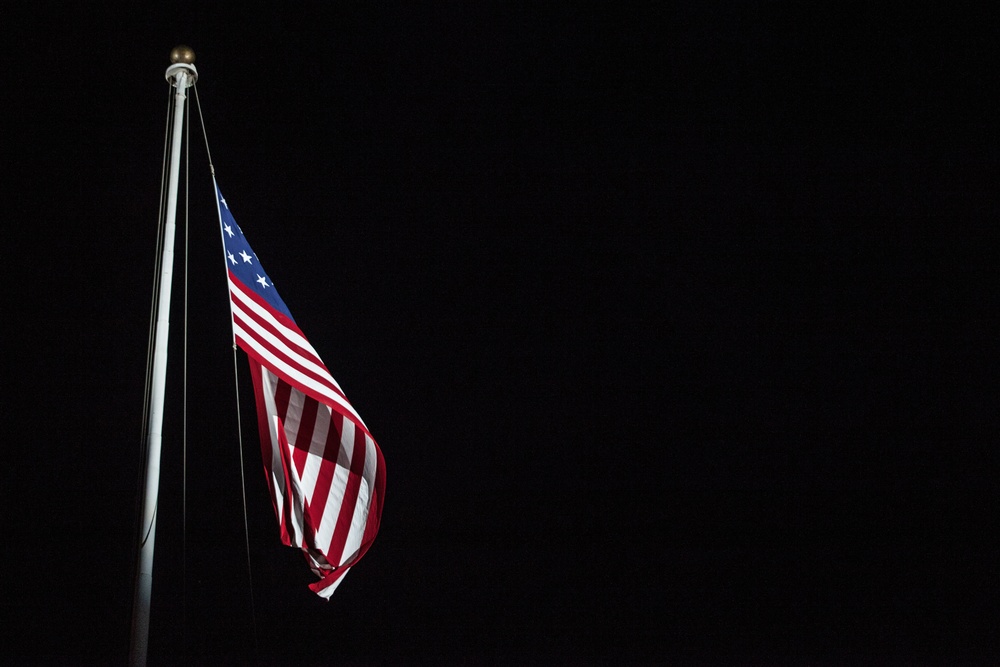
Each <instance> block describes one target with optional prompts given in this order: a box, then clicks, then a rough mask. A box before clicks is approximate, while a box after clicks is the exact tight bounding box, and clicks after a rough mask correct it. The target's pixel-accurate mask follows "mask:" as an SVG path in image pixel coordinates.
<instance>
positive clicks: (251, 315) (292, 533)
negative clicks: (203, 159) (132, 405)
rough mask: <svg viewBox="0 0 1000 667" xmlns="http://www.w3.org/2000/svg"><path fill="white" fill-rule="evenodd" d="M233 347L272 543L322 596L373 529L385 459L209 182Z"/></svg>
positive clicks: (376, 524)
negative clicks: (294, 557) (286, 549)
mask: <svg viewBox="0 0 1000 667" xmlns="http://www.w3.org/2000/svg"><path fill="white" fill-rule="evenodd" d="M215 191H216V195H217V196H218V199H219V222H220V224H221V225H222V241H223V246H224V248H225V253H226V265H227V268H228V273H229V295H230V302H231V305H232V314H233V335H234V338H235V341H236V344H237V345H239V347H240V348H241V349H242V350H243V351H244V352H246V353H247V356H248V357H249V361H250V373H251V375H252V377H253V386H254V395H255V396H256V400H257V420H258V425H259V431H260V444H261V453H262V454H263V457H264V471H265V473H266V475H267V479H268V486H269V489H270V492H271V500H272V502H273V503H274V511H275V514H276V515H277V517H278V525H279V526H280V529H281V541H282V542H283V543H284V544H286V545H288V546H294V547H298V548H300V549H302V552H303V553H304V554H305V557H306V560H307V561H308V563H309V566H310V567H311V568H312V570H313V572H315V573H316V575H317V576H319V578H320V580H319V581H317V582H316V583H313V584H311V585H310V586H309V588H311V589H312V590H313V591H315V592H316V593H317V594H318V595H320V596H321V597H324V598H329V597H330V595H331V594H332V593H333V591H334V590H335V589H336V588H337V586H338V585H339V584H340V582H341V581H343V578H344V574H346V573H347V570H348V569H349V568H350V567H351V566H353V565H354V564H355V563H357V562H358V560H359V559H360V558H361V557H362V556H363V555H364V554H365V552H366V551H367V550H368V547H369V546H371V543H372V541H373V540H374V539H375V534H376V533H377V532H378V527H379V519H380V517H381V514H382V500H383V498H384V496H385V461H384V460H383V458H382V452H381V451H380V450H379V448H378V445H377V444H376V443H375V439H374V438H372V435H371V433H370V432H369V431H368V427H367V426H365V423H364V421H362V419H361V417H360V416H359V415H358V413H357V411H355V409H354V408H353V407H352V406H351V404H350V402H349V401H348V400H347V397H346V396H345V395H344V392H343V390H342V389H341V388H340V385H338V384H337V381H336V380H334V379H333V376H332V375H330V372H329V371H328V370H327V369H326V366H325V365H324V364H323V361H322V360H321V359H320V358H319V355H318V354H317V353H316V350H315V349H313V347H312V345H310V344H309V341H308V340H306V337H305V335H304V334H303V333H302V331H301V330H300V329H299V327H298V326H297V325H296V324H295V321H294V320H293V319H292V314H291V313H290V312H289V311H288V307H287V306H286V305H285V302H284V301H282V300H281V297H280V296H278V292H277V291H276V290H275V289H274V284H273V283H272V281H271V278H270V276H268V275H267V273H266V272H265V271H264V269H263V267H261V265H260V262H259V261H258V259H257V255H256V254H254V252H253V250H252V249H251V248H250V244H249V243H247V240H246V237H244V236H243V231H242V230H241V229H240V227H239V225H237V224H236V220H234V219H233V216H232V213H230V211H229V206H228V204H226V200H225V199H224V198H223V196H222V193H221V192H220V191H219V188H218V185H216V190H215Z"/></svg>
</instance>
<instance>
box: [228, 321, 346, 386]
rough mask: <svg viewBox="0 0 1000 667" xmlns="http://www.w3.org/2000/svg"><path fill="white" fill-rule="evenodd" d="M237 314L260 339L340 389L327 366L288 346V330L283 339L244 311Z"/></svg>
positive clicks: (285, 331) (283, 332)
mask: <svg viewBox="0 0 1000 667" xmlns="http://www.w3.org/2000/svg"><path fill="white" fill-rule="evenodd" d="M254 305H256V304H254ZM237 312H240V313H241V314H244V320H245V322H246V324H247V325H248V326H249V327H250V328H251V329H253V331H254V333H256V334H257V336H258V337H259V338H261V339H263V340H265V341H267V342H268V343H271V345H273V346H274V347H276V348H278V349H279V350H281V351H282V352H284V353H285V354H286V355H288V356H289V357H291V358H292V359H294V360H295V361H296V362H298V363H299V364H300V365H301V366H303V367H304V368H306V369H307V370H310V371H312V372H313V373H316V374H317V375H319V376H321V377H322V378H323V379H325V380H329V381H330V384H332V385H333V386H334V387H336V388H337V389H340V385H338V384H337V381H336V380H334V379H333V376H332V375H330V371H329V370H327V368H326V366H324V365H323V364H322V361H320V363H316V361H314V360H312V359H310V358H309V357H306V356H303V355H302V354H301V353H299V352H296V351H295V350H294V349H292V348H291V347H290V346H289V345H288V344H287V342H286V341H287V340H288V337H287V336H286V334H287V333H289V330H288V329H284V330H283V331H282V336H285V337H284V338H282V337H281V336H276V335H275V334H274V333H273V332H271V331H269V330H268V329H266V328H264V327H262V326H260V325H259V324H258V323H257V322H255V321H254V320H253V319H252V318H251V317H250V316H249V315H246V314H245V311H243V310H242V309H237ZM233 326H234V327H235V326H238V325H237V324H236V322H235V320H234V322H233ZM292 342H295V341H292ZM296 344H297V343H296ZM314 354H315V353H314ZM316 359H319V355H316ZM341 391H343V390H341Z"/></svg>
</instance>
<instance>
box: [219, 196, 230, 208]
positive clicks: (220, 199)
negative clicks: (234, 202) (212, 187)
mask: <svg viewBox="0 0 1000 667" xmlns="http://www.w3.org/2000/svg"><path fill="white" fill-rule="evenodd" d="M219 201H221V202H222V205H223V206H225V207H226V210H227V211H228V210H229V204H227V203H226V198H225V197H219Z"/></svg>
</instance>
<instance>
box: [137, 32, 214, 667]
mask: <svg viewBox="0 0 1000 667" xmlns="http://www.w3.org/2000/svg"><path fill="white" fill-rule="evenodd" d="M170 61H171V62H172V63H173V64H172V65H171V66H170V67H168V68H167V72H166V78H167V81H169V82H170V83H171V85H172V86H173V87H174V89H175V93H174V109H173V116H174V118H173V131H172V134H171V145H170V169H169V172H168V174H169V179H168V182H167V211H166V219H165V224H164V229H163V255H162V259H161V261H160V293H159V299H158V303H157V313H156V335H155V339H154V343H153V373H152V385H151V392H150V408H149V427H148V428H149V430H148V432H147V436H146V476H145V484H144V486H143V494H144V495H143V501H142V524H141V526H140V530H141V532H140V534H139V556H138V566H137V568H136V579H135V593H134V596H133V598H132V640H131V645H130V648H129V664H130V665H136V666H142V665H145V664H146V650H147V648H148V639H149V603H150V597H151V593H152V588H153V543H154V541H155V539H156V498H157V494H158V493H159V487H160V444H161V440H162V429H163V397H164V393H165V386H166V377H167V334H168V332H169V329H170V287H171V283H172V282H173V280H172V278H173V270H174V267H173V263H174V234H175V228H176V222H177V189H178V182H179V180H180V167H181V138H182V135H183V127H184V103H185V100H186V98H187V89H188V88H189V87H190V86H193V85H194V83H195V81H197V80H198V70H196V69H195V67H194V65H193V64H192V63H193V62H194V51H192V50H191V49H190V48H188V47H186V46H178V47H177V48H175V49H174V50H173V51H171V52H170Z"/></svg>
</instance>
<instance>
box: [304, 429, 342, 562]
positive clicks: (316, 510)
mask: <svg viewBox="0 0 1000 667" xmlns="http://www.w3.org/2000/svg"><path fill="white" fill-rule="evenodd" d="M343 432H344V418H343V417H341V416H339V415H330V430H329V431H327V434H326V446H325V447H324V448H323V460H322V461H321V462H320V466H319V472H318V474H317V476H316V486H314V487H313V494H312V498H306V499H305V500H306V503H307V506H308V508H309V509H308V512H309V516H310V517H311V518H312V521H313V526H315V529H316V531H319V525H320V522H322V521H323V515H324V514H325V513H326V501H327V498H329V496H330V487H332V486H333V476H334V473H335V472H336V471H337V459H338V458H339V455H340V440H341V435H342V434H343ZM314 535H315V533H314ZM314 546H315V548H316V550H317V551H319V552H321V553H322V554H323V555H324V556H329V553H330V552H328V551H326V550H325V549H323V547H322V546H321V545H318V544H317V545H314Z"/></svg>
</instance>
